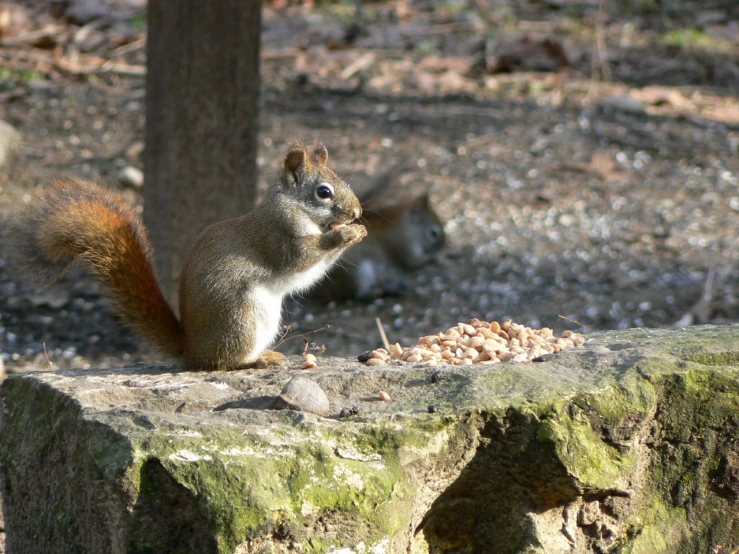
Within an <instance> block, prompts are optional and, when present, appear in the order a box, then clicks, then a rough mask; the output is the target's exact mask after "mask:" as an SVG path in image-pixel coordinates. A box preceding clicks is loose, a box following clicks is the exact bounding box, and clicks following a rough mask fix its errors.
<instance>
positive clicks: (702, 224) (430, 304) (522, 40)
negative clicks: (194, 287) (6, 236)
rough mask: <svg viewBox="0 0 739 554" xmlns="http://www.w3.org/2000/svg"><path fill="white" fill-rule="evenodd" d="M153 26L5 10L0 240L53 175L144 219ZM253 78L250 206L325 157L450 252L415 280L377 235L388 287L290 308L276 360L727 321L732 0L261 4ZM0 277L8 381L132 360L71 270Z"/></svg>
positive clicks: (128, 10) (79, 8) (0, 55)
mask: <svg viewBox="0 0 739 554" xmlns="http://www.w3.org/2000/svg"><path fill="white" fill-rule="evenodd" d="M146 30H147V16H146V2H145V1H144V0H118V1H115V0H107V1H106V0H65V1H52V2H49V1H25V2H0V120H3V121H4V123H0V225H4V224H5V222H6V221H7V216H8V214H9V213H11V212H12V211H13V210H15V209H17V208H18V207H19V206H20V205H21V203H22V202H23V198H24V196H25V195H27V194H28V193H29V191H30V190H32V189H33V188H34V187H36V186H38V185H40V184H42V183H45V182H48V181H49V180H50V179H52V178H55V177H60V176H70V175H75V176H80V177H83V178H86V179H92V180H96V181H99V182H102V183H106V184H108V185H110V186H111V187H113V188H115V189H117V190H119V191H120V192H122V194H124V196H125V197H126V199H127V200H129V201H130V202H132V203H133V204H136V205H137V206H139V207H141V190H142V186H146V185H145V184H143V174H142V169H143V168H142V153H143V149H144V142H143V141H144V125H145V120H144V119H145V118H144V102H145V86H144V81H145V74H146ZM182 32H183V33H186V32H187V29H182ZM261 60H262V68H261V71H262V89H261V100H260V102H261V104H260V106H261V114H260V119H261V126H260V133H259V155H258V159H257V163H258V166H259V170H260V175H259V180H260V181H259V182H260V187H262V188H264V187H265V186H266V185H267V183H269V182H270V181H271V179H272V178H273V176H274V174H275V172H276V170H277V167H278V166H279V164H280V163H281V159H282V156H283V155H284V152H285V146H286V144H287V142H288V141H290V140H291V139H296V138H297V139H300V140H303V141H305V142H307V143H312V142H313V141H314V140H318V139H320V140H322V141H323V142H324V143H325V144H326V145H327V147H328V149H329V152H330V157H331V164H332V167H333V168H334V169H335V170H336V172H337V173H338V174H339V175H341V176H342V177H343V178H345V179H346V180H347V181H349V182H350V183H351V184H352V185H353V186H354V187H355V189H356V190H357V191H358V193H359V194H360V195H361V196H362V197H363V199H364V200H366V202H367V206H369V207H370V209H366V210H365V211H366V214H367V215H368V216H371V215H372V214H373V213H376V212H378V211H379V212H382V214H384V215H382V216H381V217H380V219H379V220H378V221H379V222H380V223H378V225H379V226H380V227H381V226H382V224H383V222H385V223H388V222H394V221H395V220H394V219H393V218H395V217H404V216H407V215H408V209H407V207H408V206H410V205H412V204H413V202H414V200H415V199H418V198H420V197H422V196H423V195H428V203H427V204H424V206H425V210H426V213H424V217H419V218H415V219H413V218H411V219H410V220H408V221H409V222H410V223H409V225H415V226H416V230H417V231H418V233H417V235H416V236H417V237H418V239H417V240H419V241H422V240H424V239H423V238H422V237H426V238H427V239H428V237H430V236H431V234H433V235H434V236H433V237H432V238H436V236H437V235H438V230H436V231H430V229H431V228H432V227H433V228H436V227H440V228H441V229H443V238H444V239H445V240H444V242H445V244H444V246H443V248H437V247H438V246H439V244H438V241H435V242H433V247H432V246H430V243H428V242H427V243H423V244H426V245H427V246H426V247H428V249H429V252H428V259H425V260H424V262H427V263H425V265H422V266H421V267H416V266H414V267H406V266H405V265H404V264H403V262H402V260H403V259H404V255H403V252H407V253H410V252H413V251H414V250H413V248H415V247H414V244H415V243H411V242H409V241H410V239H403V240H400V239H399V238H398V237H397V236H393V235H391V236H390V238H386V239H383V240H387V241H391V242H392V244H393V245H394V246H395V247H398V248H400V249H401V256H400V258H399V259H396V258H386V259H383V260H381V261H379V262H378V263H379V264H380V266H378V267H379V268H380V269H382V271H381V272H383V271H386V273H387V274H388V275H391V276H392V277H391V278H390V280H389V283H390V285H391V286H387V287H380V288H379V290H378V289H377V288H375V289H374V290H372V291H371V293H369V294H367V295H363V298H359V299H357V298H353V296H356V295H348V296H347V297H342V298H344V299H342V300H340V301H337V300H332V299H331V298H332V296H331V289H330V288H329V289H328V296H327V297H326V298H323V299H321V300H319V301H316V300H315V299H311V298H309V297H307V296H306V297H299V298H295V299H292V300H290V301H289V302H287V305H286V310H285V313H284V323H285V324H286V325H289V326H290V330H289V331H287V334H286V336H285V339H286V340H285V342H284V343H283V344H281V345H280V346H279V347H278V350H282V351H283V352H286V353H292V352H298V351H302V349H303V341H302V340H301V336H304V337H305V338H306V339H307V340H309V341H310V342H315V343H316V344H317V345H319V346H325V353H326V354H327V355H340V356H350V355H351V356H355V355H357V354H359V353H361V352H364V351H365V350H368V349H372V348H375V347H377V346H379V345H380V344H381V341H380V336H379V333H378V332H377V328H376V324H375V320H376V318H380V321H381V322H382V324H383V327H384V329H385V331H386V333H387V335H388V338H389V339H390V342H395V341H399V342H400V343H401V344H403V345H405V346H409V345H412V344H415V342H416V339H417V338H418V337H419V336H420V335H423V334H428V333H434V332H438V331H441V330H444V329H447V328H448V327H450V326H452V325H454V324H456V323H457V322H459V321H467V320H468V319H470V318H472V317H478V318H480V319H485V320H488V321H490V320H498V321H502V320H505V319H511V320H513V321H515V322H518V323H521V324H525V325H528V326H532V327H542V326H548V327H553V328H555V329H556V330H560V331H561V330H564V329H572V330H575V331H578V332H583V333H588V332H592V331H595V330H605V329H619V328H627V327H634V326H648V327H673V326H686V325H694V324H701V323H724V322H735V321H737V320H738V319H739V304H738V303H737V291H738V290H739V274H737V271H736V269H737V267H736V266H737V260H738V259H739V247H738V244H737V242H738V241H739V236H738V234H737V229H739V225H738V224H739V152H738V151H739V4H737V3H736V2H735V1H729V0H727V1H719V0H716V1H710V0H709V1H694V2H693V1H687V0H663V1H658V0H633V1H623V2H605V1H601V2H598V1H597V0H592V1H579V2H578V1H569V0H547V1H545V0H541V1H533V0H532V1H496V0H415V1H413V0H389V1H387V2H378V3H371V2H341V1H339V2H330V1H325V2H310V1H305V2H290V1H284V0H275V1H268V2H266V3H264V5H263V28H262V50H261ZM253 178H254V177H253V176H245V179H250V180H251V179H253ZM398 206H400V207H401V209H394V208H396V207H398ZM383 210H385V211H383ZM404 210H405V211H404ZM429 233H431V234H429ZM378 240H379V239H378ZM413 240H416V239H413ZM393 241H394V242H393ZM404 249H406V250H404ZM3 260H4V256H3V252H2V247H1V246H0V358H1V359H2V361H3V362H4V365H5V368H6V371H9V372H12V371H23V370H26V369H38V368H56V367H60V368H66V367H90V366H97V367H108V366H114V365H120V364H124V363H134V362H138V361H145V360H147V359H149V358H147V355H146V353H145V352H144V351H142V350H140V349H139V347H138V343H137V340H136V339H135V337H134V336H133V334H132V333H131V332H129V331H128V330H127V329H125V328H123V327H122V326H121V325H119V323H118V322H117V321H116V319H115V317H114V316H113V315H112V314H111V313H110V312H109V310H108V308H107V304H106V301H105V300H104V298H103V297H102V295H101V292H100V288H99V287H98V286H97V285H96V284H95V283H93V282H92V281H91V280H90V279H89V278H88V277H87V275H86V274H85V273H84V272H82V271H79V270H75V271H72V272H71V274H70V275H69V276H68V277H66V278H65V279H64V280H63V281H62V282H60V283H58V284H56V285H54V286H53V287H50V288H44V289H41V288H38V287H35V286H33V285H31V284H30V283H26V282H22V281H16V280H14V279H13V278H12V277H11V276H10V275H9V273H8V271H7V264H5V263H4V261H3ZM386 266H387V267H386ZM396 266H397V267H396ZM321 292H322V293H323V292H325V289H323V288H322V290H321Z"/></svg>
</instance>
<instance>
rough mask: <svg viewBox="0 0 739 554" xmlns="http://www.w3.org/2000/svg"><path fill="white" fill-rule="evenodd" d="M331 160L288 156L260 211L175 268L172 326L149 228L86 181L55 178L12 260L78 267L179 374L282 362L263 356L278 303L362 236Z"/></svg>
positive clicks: (46, 267) (50, 268) (19, 224)
mask: <svg viewBox="0 0 739 554" xmlns="http://www.w3.org/2000/svg"><path fill="white" fill-rule="evenodd" d="M327 161H328V151H327V150H326V148H325V147H324V146H323V145H319V146H318V147H316V148H315V149H314V150H313V151H312V152H308V150H306V148H304V147H303V146H294V147H292V148H291V149H290V151H289V152H288V153H287V156H286V157H285V160H284V163H283V167H282V170H281V171H280V174H279V177H278V178H277V180H276V182H275V183H274V184H273V185H272V186H271V187H270V189H269V191H268V193H267V195H266V197H265V199H264V201H263V202H262V203H261V204H260V205H259V206H257V207H256V208H255V209H254V210H253V211H252V212H250V213H248V214H246V215H244V216H242V217H238V218H235V219H230V220H227V221H222V222H220V223H216V224H215V225H211V226H210V227H208V228H206V229H205V230H204V231H203V232H202V233H201V235H200V236H199V238H198V239H197V240H196V242H195V244H194V245H193V246H192V248H191V249H190V252H189V254H188V256H187V259H186V260H185V264H184V267H183V268H182V276H181V283H180V312H181V313H180V318H179V319H178V318H177V316H176V315H175V314H174V312H173V310H172V309H171V307H170V306H169V305H168V304H167V302H166V300H165V299H164V296H163V294H162V291H161V290H160V288H159V285H158V283H157V281H156V278H155V277H154V271H153V269H152V263H151V246H150V244H149V240H148V238H147V233H146V229H145V228H144V226H143V225H142V223H141V222H140V220H139V219H138V218H137V217H136V216H135V215H134V213H133V211H132V210H131V208H130V207H128V206H127V205H126V204H125V202H124V201H123V200H122V199H121V197H120V196H118V195H117V194H115V193H113V192H111V191H108V190H106V189H103V188H101V187H99V186H97V185H94V184H92V183H87V182H84V181H79V180H63V181H57V182H56V183H54V184H53V185H52V186H51V187H49V188H48V189H47V190H45V191H44V192H43V193H42V194H41V195H40V196H39V197H37V198H36V199H35V200H34V201H32V202H31V204H30V205H29V206H28V207H27V208H26V210H25V211H24V212H23V213H21V214H20V215H19V216H18V217H17V218H16V219H15V221H14V222H13V224H12V231H11V236H10V239H11V249H12V251H13V254H12V255H13V257H14V258H15V259H16V262H17V263H18V264H19V265H20V266H21V268H22V269H25V271H26V272H27V273H29V274H32V275H37V276H42V277H46V278H48V280H55V279H58V278H59V277H61V275H62V274H63V273H64V272H65V271H66V269H67V268H68V267H69V265H70V264H71V263H72V262H73V261H75V260H77V261H80V262H82V263H83V264H84V265H86V266H87V267H88V269H89V270H90V271H91V273H92V274H93V276H94V277H95V278H96V279H97V280H98V281H99V282H101V283H102V284H103V285H104V286H105V288H106V291H107V293H108V295H109V296H110V298H111V299H112V301H113V305H114V309H115V311H116V312H117V313H118V315H119V316H120V317H121V319H122V320H123V321H124V323H126V324H128V325H129V326H131V327H133V328H134V329H135V330H136V331H137V332H138V333H139V334H140V335H141V337H142V338H143V339H144V340H146V341H148V342H150V343H151V344H153V345H154V346H155V347H156V348H157V349H158V350H159V352H160V353H161V354H162V355H164V356H165V357H166V358H168V359H173V360H177V361H179V362H180V363H181V364H182V365H183V367H184V368H185V369H188V370H215V369H237V368H241V367H247V366H252V365H264V364H274V363H281V362H282V361H283V360H284V357H283V356H282V354H280V353H278V352H274V351H271V350H267V349H268V348H269V347H270V345H271V344H272V343H273V342H274V340H275V337H276V336H277V334H278V332H279V330H280V320H281V309H282V301H283V298H284V297H285V296H286V295H288V294H291V293H293V292H298V291H301V290H305V289H307V288H308V287H310V286H311V285H312V284H313V283H315V282H316V281H317V280H318V279H320V278H321V276H323V274H324V273H325V272H326V271H328V269H329V268H330V267H331V266H332V265H333V264H334V263H335V262H336V260H338V258H339V256H340V255H341V254H342V252H344V250H345V249H346V248H347V247H349V246H351V245H353V244H356V243H358V242H359V241H361V240H362V238H364V236H365V235H366V234H367V231H366V229H365V228H364V227H363V226H362V225H359V224H357V223H354V220H356V219H357V218H358V217H360V215H361V213H362V209H361V207H360V204H359V200H357V197H356V196H355V195H354V193H353V192H352V190H351V188H350V187H349V185H347V184H346V183H345V182H344V181H343V180H341V179H340V178H339V177H337V176H336V174H335V173H334V172H333V171H331V170H330V169H329V168H328V166H327Z"/></svg>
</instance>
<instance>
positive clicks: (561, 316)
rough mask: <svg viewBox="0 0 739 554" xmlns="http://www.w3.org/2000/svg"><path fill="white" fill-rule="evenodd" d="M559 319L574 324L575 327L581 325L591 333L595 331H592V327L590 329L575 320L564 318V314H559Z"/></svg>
mask: <svg viewBox="0 0 739 554" xmlns="http://www.w3.org/2000/svg"><path fill="white" fill-rule="evenodd" d="M557 317H558V318H560V319H564V320H565V321H569V322H570V323H574V324H575V325H579V326H580V327H582V328H583V329H587V330H588V331H590V332H592V331H593V329H591V328H590V327H588V326H587V325H585V324H584V323H580V322H579V321H575V320H574V319H571V318H569V317H567V316H563V315H562V314H557Z"/></svg>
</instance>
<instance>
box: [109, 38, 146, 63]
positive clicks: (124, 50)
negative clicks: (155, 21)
mask: <svg viewBox="0 0 739 554" xmlns="http://www.w3.org/2000/svg"><path fill="white" fill-rule="evenodd" d="M145 47H146V39H145V38H140V39H138V40H135V41H133V42H131V43H129V44H124V45H123V46H119V47H118V48H115V49H114V50H113V51H112V52H111V53H110V57H111V58H117V57H119V56H123V55H125V54H130V53H131V52H135V51H136V50H141V49H142V48H145Z"/></svg>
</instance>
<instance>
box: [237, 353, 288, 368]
mask: <svg viewBox="0 0 739 554" xmlns="http://www.w3.org/2000/svg"><path fill="white" fill-rule="evenodd" d="M286 361H287V358H285V355H284V354H281V353H280V352H277V351H275V350H265V351H264V352H262V354H261V355H260V356H259V358H257V359H256V360H255V361H253V362H249V363H246V364H243V365H242V366H241V368H240V369H255V368H256V369H265V368H268V367H274V366H280V365H283V364H284V363H285V362H286Z"/></svg>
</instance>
